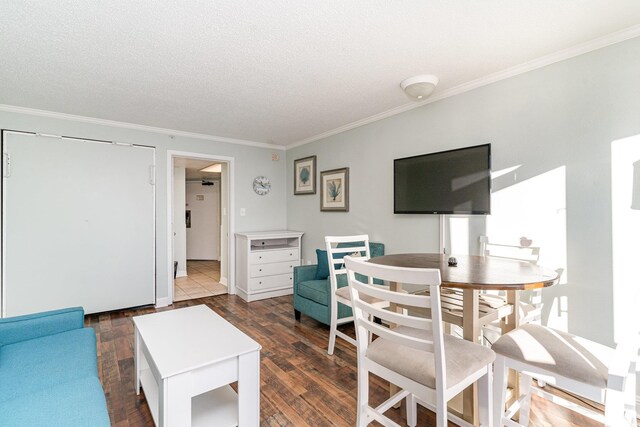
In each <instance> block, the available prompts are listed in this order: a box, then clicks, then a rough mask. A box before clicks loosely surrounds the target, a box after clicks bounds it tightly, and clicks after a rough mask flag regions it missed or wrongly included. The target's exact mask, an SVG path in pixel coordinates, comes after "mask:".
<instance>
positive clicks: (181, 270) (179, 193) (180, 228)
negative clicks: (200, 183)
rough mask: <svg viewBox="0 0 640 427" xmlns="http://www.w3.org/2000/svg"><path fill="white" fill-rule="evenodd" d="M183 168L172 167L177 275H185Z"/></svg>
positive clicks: (185, 240)
mask: <svg viewBox="0 0 640 427" xmlns="http://www.w3.org/2000/svg"><path fill="white" fill-rule="evenodd" d="M185 186H186V181H185V168H184V167H182V166H175V167H174V168H173V232H174V236H173V260H174V261H178V274H177V277H183V276H186V275H187V228H186V224H185V213H184V210H185V209H184V207H185V203H186V196H185V188H186V187H185Z"/></svg>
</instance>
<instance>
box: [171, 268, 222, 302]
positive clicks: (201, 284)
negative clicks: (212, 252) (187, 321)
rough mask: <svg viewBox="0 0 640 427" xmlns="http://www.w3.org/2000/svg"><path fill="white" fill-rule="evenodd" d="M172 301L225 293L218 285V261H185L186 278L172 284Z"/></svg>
mask: <svg viewBox="0 0 640 427" xmlns="http://www.w3.org/2000/svg"><path fill="white" fill-rule="evenodd" d="M173 283H174V287H175V289H174V300H175V301H184V300H189V299H193V298H203V297H210V296H214V295H221V294H226V293H227V286H226V285H223V284H221V283H220V261H194V260H188V261H187V276H186V277H178V278H177V279H176V280H175V281H174V282H173Z"/></svg>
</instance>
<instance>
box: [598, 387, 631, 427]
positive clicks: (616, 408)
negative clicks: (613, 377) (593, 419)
mask: <svg viewBox="0 0 640 427" xmlns="http://www.w3.org/2000/svg"><path fill="white" fill-rule="evenodd" d="M605 393H606V396H605V403H604V425H605V427H618V426H624V425H625V424H626V425H630V424H629V423H627V422H625V416H624V400H625V399H624V398H625V396H624V395H625V393H623V392H621V391H617V390H610V389H607V390H606V391H605Z"/></svg>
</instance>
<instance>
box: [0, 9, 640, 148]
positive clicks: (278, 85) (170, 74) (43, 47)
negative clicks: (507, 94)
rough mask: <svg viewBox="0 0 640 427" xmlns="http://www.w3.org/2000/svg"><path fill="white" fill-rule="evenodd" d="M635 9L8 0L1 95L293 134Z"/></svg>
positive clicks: (0, 40) (83, 109) (481, 69)
mask: <svg viewBox="0 0 640 427" xmlns="http://www.w3.org/2000/svg"><path fill="white" fill-rule="evenodd" d="M639 23H640V1H638V0H615V1H610V0H581V1H558V0H526V1H525V0H508V1H507V0H500V1H498V0H483V1H477V0H466V1H463V0H457V1H452V0H446V1H445V0H441V1H424V0H420V1H411V0H404V1H391V0H387V1H376V0H347V1H345V0H341V1H331V0H328V1H300V0H273V1H263V2H259V1H255V0H250V1H249V0H220V1H204V0H202V1H189V2H185V1H177V0H166V1H156V2H151V1H125V0H120V1H102V2H99V1H82V2H78V1H75V0H74V1H64V0H58V1H38V2H35V1H34V2H27V1H23V0H2V2H0V58H1V60H0V104H8V105H14V106H21V107H28V108H35V109H41V110H49V111H56V112H62V113H67V114H74V115H81V116H88V117H94V118H99V119H107V120H116V121H122V122H129V123H136V124H142V125H148V126H156V127H162V128H169V129H175V130H180V131H186V132H195V133H202V134H208V135H216V136H222V137H229V138H237V139H244V140H251V141H257V142H269V143H274V144H281V145H287V144H292V143H295V142H298V141H301V140H306V139H309V138H311V137H313V136H315V135H319V134H322V133H325V132H329V131H331V130H333V129H336V128H339V127H342V126H345V125H348V124H349V123H352V122H355V121H358V120H362V119H364V118H367V117H370V116H373V115H376V114H379V113H382V112H385V111H388V110H391V109H394V108H398V107H400V106H402V105H404V104H407V103H410V102H411V101H409V100H408V99H407V98H406V97H405V96H404V94H403V93H402V91H401V90H400V88H399V83H400V81H401V80H403V79H405V78H407V77H410V76H413V75H416V74H424V73H431V74H436V75H437V76H439V77H440V84H439V86H438V88H437V89H436V92H435V93H434V96H435V95H437V94H438V92H442V91H445V90H447V89H450V88H454V87H456V86H459V85H462V84H464V83H467V82H470V81H473V80H476V79H479V78H482V77H483V76H487V75H489V74H492V73H495V72H498V71H501V70H505V69H507V68H510V67H513V66H516V65H519V64H523V63H525V62H528V61H531V60H534V59H536V58H540V57H542V56H545V55H549V54H552V53H554V52H557V51H560V50H563V49H567V48H570V47H572V46H576V45H579V44H581V43H585V42H588V41H590V40H594V39H596V38H599V37H603V36H605V35H607V34H610V33H613V32H616V31H619V30H622V29H625V28H629V27H632V26H635V25H638V24H639Z"/></svg>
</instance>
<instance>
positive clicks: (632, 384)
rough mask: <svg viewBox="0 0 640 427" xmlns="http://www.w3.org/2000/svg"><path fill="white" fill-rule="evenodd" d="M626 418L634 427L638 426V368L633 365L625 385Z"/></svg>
mask: <svg viewBox="0 0 640 427" xmlns="http://www.w3.org/2000/svg"><path fill="white" fill-rule="evenodd" d="M624 393H625V404H624V406H625V418H626V419H627V420H628V421H629V424H630V425H632V426H637V423H638V422H637V418H638V408H636V366H635V363H633V364H632V366H631V370H630V372H629V376H628V377H627V383H626V385H625V390H624Z"/></svg>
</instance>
